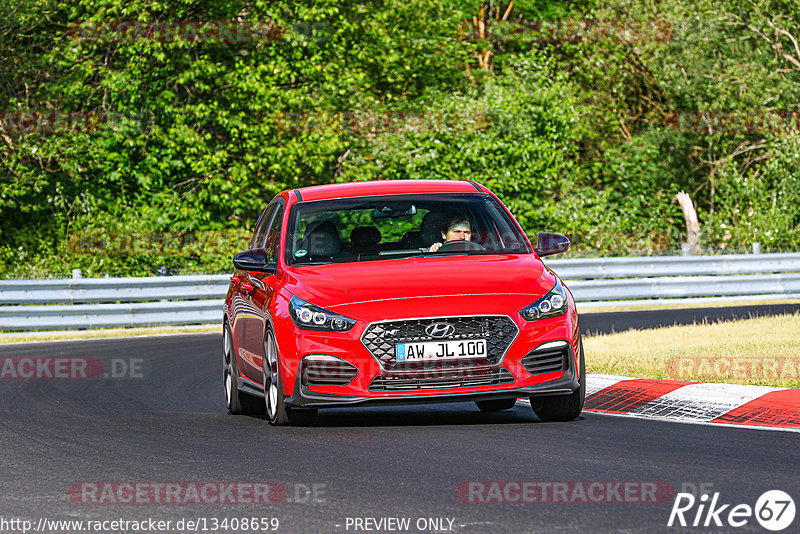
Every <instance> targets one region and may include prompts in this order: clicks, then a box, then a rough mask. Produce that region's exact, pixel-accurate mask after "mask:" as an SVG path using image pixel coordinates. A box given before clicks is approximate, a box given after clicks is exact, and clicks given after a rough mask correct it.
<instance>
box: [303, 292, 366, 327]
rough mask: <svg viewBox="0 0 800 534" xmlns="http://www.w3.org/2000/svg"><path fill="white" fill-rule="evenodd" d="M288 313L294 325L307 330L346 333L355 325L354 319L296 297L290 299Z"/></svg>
mask: <svg viewBox="0 0 800 534" xmlns="http://www.w3.org/2000/svg"><path fill="white" fill-rule="evenodd" d="M289 311H290V313H291V315H292V320H293V321H294V324H296V325H297V326H299V327H300V328H306V329H308V330H331V331H334V332H346V331H347V330H350V329H351V328H353V325H354V324H356V322H355V320H354V319H350V318H349V317H345V316H344V315H339V314H338V313H333V312H331V311H328V310H326V309H325V308H320V307H319V306H316V305H314V304H311V303H310V302H306V301H304V300H303V299H300V298H297V297H292V300H291V301H289Z"/></svg>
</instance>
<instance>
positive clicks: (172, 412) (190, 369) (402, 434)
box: [0, 310, 800, 534]
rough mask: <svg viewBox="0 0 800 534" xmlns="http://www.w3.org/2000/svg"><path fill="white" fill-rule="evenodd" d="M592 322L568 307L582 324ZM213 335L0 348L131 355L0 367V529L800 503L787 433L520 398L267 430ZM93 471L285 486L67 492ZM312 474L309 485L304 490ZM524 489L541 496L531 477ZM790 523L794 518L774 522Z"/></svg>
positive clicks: (636, 511) (286, 528)
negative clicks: (594, 486)
mask: <svg viewBox="0 0 800 534" xmlns="http://www.w3.org/2000/svg"><path fill="white" fill-rule="evenodd" d="M672 312H673V315H674V312H675V310H672ZM686 313H694V311H691V312H686ZM604 315H606V314H604ZM592 317H593V316H589V315H588V314H586V316H585V317H584V318H583V320H584V328H589V327H590V326H591V324H592V321H593V320H594V319H593V318H592ZM610 319H613V318H612V317H611V316H609V315H606V317H605V318H603V319H602V320H603V321H606V322H607V321H609V320H610ZM612 322H613V321H612ZM598 324H599V323H598ZM614 324H615V325H616V326H615V327H614V329H615V330H621V329H624V328H621V325H622V323H621V322H615V323H614ZM597 329H599V327H598V328H597ZM220 346H221V335H218V334H206V335H197V334H195V335H185V336H184V335H181V336H163V337H142V338H128V339H113V340H92V341H65V342H50V343H35V344H14V345H5V346H0V357H2V358H4V359H5V358H8V357H12V358H13V357H47V358H52V357H79V358H97V359H99V360H101V361H102V362H103V364H104V366H105V369H106V371H108V370H110V369H112V368H113V366H114V365H115V364H114V363H113V361H116V362H120V361H123V362H129V363H130V362H131V361H132V360H133V361H137V362H138V363H137V365H139V364H140V365H141V368H140V369H138V368H137V370H136V371H135V373H134V375H135V376H133V377H131V376H126V377H124V378H120V377H117V378H114V377H106V378H103V377H101V378H98V379H95V380H70V379H65V380H58V379H49V380H22V379H3V380H0V392H2V399H3V402H2V406H0V443H2V449H0V450H1V451H2V454H1V455H0V469H1V471H0V472H1V473H2V475H1V476H0V524H2V521H1V520H2V519H5V520H9V519H12V518H19V519H29V520H32V521H33V522H34V524H37V522H38V520H39V519H40V518H46V519H49V520H53V519H83V520H87V519H92V520H114V519H123V520H143V519H147V518H159V519H164V520H167V519H169V520H172V521H173V524H174V522H175V521H177V520H179V519H181V518H184V519H198V518H207V520H208V519H210V518H218V519H222V518H240V517H258V518H262V517H263V518H277V519H279V521H280V526H279V528H278V529H277V532H298V533H305V532H307V533H316V532H333V533H343V532H398V530H393V531H392V530H388V529H382V530H375V529H372V530H355V528H354V525H355V523H354V520H355V519H354V518H375V520H380V519H381V518H390V517H398V518H410V519H411V523H410V525H411V528H410V529H408V530H401V531H400V532H426V531H432V530H424V529H423V530H418V529H417V527H416V521H417V520H418V519H420V518H423V519H426V518H446V519H451V520H452V530H440V531H443V532H465V533H471V532H480V533H484V532H486V533H490V532H491V533H495V532H509V533H511V532H513V533H519V532H679V531H686V530H688V531H691V532H732V531H735V532H766V531H765V530H764V529H763V528H762V527H761V526H760V525H759V524H758V523H757V522H756V520H755V519H753V518H750V519H749V521H748V523H747V525H745V526H744V527H741V528H735V529H734V528H732V527H730V526H727V525H726V526H725V527H723V528H716V529H714V528H704V527H702V526H701V527H695V528H688V529H682V528H679V527H672V528H669V527H667V521H668V518H669V515H670V510H671V508H672V505H673V501H674V493H675V492H679V491H681V490H682V489H688V490H692V489H693V488H700V487H701V485H704V486H703V487H704V489H705V490H706V491H708V492H709V493H713V492H719V494H720V495H719V502H720V504H723V503H724V504H728V503H730V504H733V505H735V504H740V503H745V504H749V505H750V506H753V505H754V504H755V502H756V500H757V499H758V497H759V496H760V495H761V494H762V493H763V492H765V491H767V490H772V489H781V490H783V491H785V492H787V493H788V494H789V495H791V496H793V497H794V500H795V502H796V503H797V504H800V477H799V476H798V473H800V447H798V445H800V438H798V434H796V433H788V432H780V431H767V430H753V429H745V428H730V427H718V426H709V425H691V424H679V423H672V422H664V421H656V420H643V419H635V418H628V417H618V416H610V415H602V414H596V413H590V412H584V414H583V416H582V417H581V418H580V419H579V420H577V421H573V422H570V423H541V422H539V421H538V420H537V419H536V417H535V416H534V415H533V413H532V412H531V410H530V408H529V407H528V406H525V405H523V404H522V403H518V404H517V405H516V407H515V408H514V409H513V410H510V411H507V412H503V413H499V414H485V413H481V412H479V411H478V410H477V409H476V408H475V407H474V405H472V404H471V403H461V404H440V405H433V406H411V407H380V408H378V407H376V408H348V409H331V410H322V411H320V415H319V418H318V422H317V425H316V426H313V427H304V428H273V427H270V426H269V425H268V424H267V422H266V421H265V420H264V418H263V417H251V416H231V415H228V414H227V413H226V410H225V407H224V400H223V392H222V384H221V382H222V380H221V378H222V377H221V366H220ZM120 369H121V367H119V365H118V366H117V370H118V371H119V370H120ZM111 481H115V482H131V483H148V482H197V483H201V482H221V481H224V482H234V481H239V482H272V483H278V484H280V485H281V486H282V487H285V488H286V491H287V494H286V499H281V501H280V502H278V503H275V504H260V505H253V504H244V503H241V504H184V505H176V504H169V505H165V504H91V503H81V502H80V499H77V500H78V502H73V501H72V500H71V499H70V493H69V492H70V488H71V487H73V486H74V485H75V484H80V483H83V482H111ZM469 481H529V482H538V483H549V482H569V481H579V482H582V483H583V486H582V487H584V488H587V487H588V486H589V484H591V483H592V482H598V481H599V482H602V483H603V484H606V483H612V484H613V483H616V482H626V481H627V482H641V483H648V482H652V483H657V484H659V487H662V488H663V487H668V488H670V489H671V492H670V494H669V495H668V498H666V499H665V498H659V499H658V500H659V501H660V502H656V503H652V502H649V503H641V502H616V501H619V500H620V499H618V498H616V496H615V494H614V491H607V493H608V499H609V500H612V501H615V502H611V503H605V502H597V503H582V502H580V498H579V497H578V498H577V501H578V502H548V503H541V502H527V503H519V502H516V503H508V502H502V503H497V502H493V503H488V504H487V503H480V502H464V501H463V500H461V499H460V498H459V494H458V493H457V491H458V488H459V487H460V485H461V487H464V486H463V484H464V483H467V482H469ZM665 484H666V485H667V486H665ZM314 485H316V488H317V494H316V498H314V497H312V496H310V495H309V493H308V492H307V491H306V489H307V488H312V487H314ZM545 486H546V484H542V485H540V486H539V488H541V487H545ZM485 487H486V488H489V486H488V485H487V486H485ZM503 487H513V486H503ZM604 487H606V488H608V487H609V486H608V485H605V486H604ZM612 487H613V486H612ZM570 488H574V485H573V486H570ZM483 495H486V496H488V493H484V494H483ZM534 495H535V496H536V498H537V499H539V498H541V495H542V492H541V489H540V490H539V492H538V493H534ZM622 495H623V498H622V500H631V501H636V500H637V499H635V498H633V499H626V498H624V492H622ZM461 496H462V497H463V495H461ZM511 496H512V498H513V497H514V494H512V495H511ZM475 498H480V497H475ZM551 500H552V498H551ZM562 500H563V499H562ZM569 500H572V497H570V498H569ZM312 501H314V502H312ZM696 511H697V507H694V508H693V509H692V510H691V512H690V513H687V515H686V517H687V520H689V521H691V520H693V518H694V513H695V512H696ZM726 513H727V512H726ZM348 518H350V524H349V528H348ZM722 519H723V521H724V519H725V514H723V515H722ZM206 524H207V525H210V523H208V522H207V523H206ZM362 524H363V525H372V526H374V523H362ZM444 524H445V526H447V525H449V523H448V521H447V520H445V521H444ZM799 525H800V518H797V519H795V521H794V523H793V524H792V526H791V527H789V528H788V529H787V530H785V531H784V532H798V531H800V526H799ZM185 530H186V529H184V531H185ZM19 531H20V530H13V529H11V528H8V527H6V528H2V532H3V534H7V533H9V532H19ZM52 531H53V532H76V531H77V530H75V529H73V530H64V529H62V530H55V529H54V530H52ZM110 531H113V532H121V530H110ZM178 531H179V530H177V529H175V528H172V529H169V530H167V531H166V532H178ZM200 531H201V532H202V530H200ZM239 531H241V529H240V530H239ZM207 532H212V531H210V530H208V531H207ZM217 532H234V530H231V529H226V530H218V531H217ZM262 532H263V531H262Z"/></svg>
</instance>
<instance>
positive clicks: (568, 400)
mask: <svg viewBox="0 0 800 534" xmlns="http://www.w3.org/2000/svg"><path fill="white" fill-rule="evenodd" d="M579 360H580V362H579V366H580V387H578V389H576V390H575V391H573V392H572V393H570V394H569V395H553V396H550V397H531V398H530V399H531V408H533V413H535V414H536V417H538V418H539V419H540V420H542V421H544V422H555V421H572V420H573V419H577V418H578V416H579V415H580V414H581V410H583V400H584V398H585V397H586V363H585V361H584V359H583V341H581V342H580V356H579Z"/></svg>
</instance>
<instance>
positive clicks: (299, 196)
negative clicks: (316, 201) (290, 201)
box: [294, 189, 303, 202]
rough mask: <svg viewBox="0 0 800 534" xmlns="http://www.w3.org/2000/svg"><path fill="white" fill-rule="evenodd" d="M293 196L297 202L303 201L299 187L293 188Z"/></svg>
mask: <svg viewBox="0 0 800 534" xmlns="http://www.w3.org/2000/svg"><path fill="white" fill-rule="evenodd" d="M294 196H296V197H297V201H298V202H302V201H303V195H301V194H300V190H299V189H295V190H294Z"/></svg>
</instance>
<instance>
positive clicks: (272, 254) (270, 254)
mask: <svg viewBox="0 0 800 534" xmlns="http://www.w3.org/2000/svg"><path fill="white" fill-rule="evenodd" d="M282 222H283V204H280V205H279V207H278V211H277V212H276V213H275V217H273V218H272V224H270V225H269V228H268V229H267V244H266V245H265V246H264V248H265V249H267V261H268V262H277V261H278V249H279V248H280V244H281V226H282Z"/></svg>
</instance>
